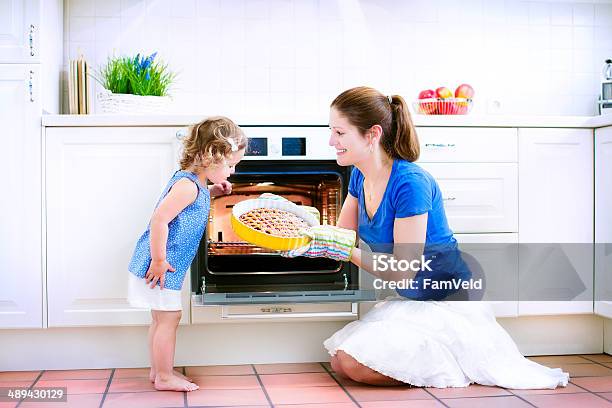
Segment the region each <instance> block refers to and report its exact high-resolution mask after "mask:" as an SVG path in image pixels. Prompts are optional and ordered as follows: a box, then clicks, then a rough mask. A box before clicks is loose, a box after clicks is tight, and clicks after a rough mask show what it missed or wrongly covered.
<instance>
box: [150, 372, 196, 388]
mask: <svg viewBox="0 0 612 408" xmlns="http://www.w3.org/2000/svg"><path fill="white" fill-rule="evenodd" d="M198 388H200V387H199V386H198V385H197V384H194V383H192V382H189V381H187V380H184V379H182V378H179V377H176V376H174V375H172V376H170V377H166V378H162V377H161V376H160V375H157V376H156V377H155V389H156V390H158V391H195V390H197V389H198Z"/></svg>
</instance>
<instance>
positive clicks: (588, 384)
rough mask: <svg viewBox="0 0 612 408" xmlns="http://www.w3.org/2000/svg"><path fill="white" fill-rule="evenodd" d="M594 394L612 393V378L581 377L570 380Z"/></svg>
mask: <svg viewBox="0 0 612 408" xmlns="http://www.w3.org/2000/svg"><path fill="white" fill-rule="evenodd" d="M570 381H571V382H573V383H574V384H576V385H578V386H580V387H582V388H586V389H587V390H589V391H592V392H612V377H610V376H608V377H581V378H572V379H571V380H570Z"/></svg>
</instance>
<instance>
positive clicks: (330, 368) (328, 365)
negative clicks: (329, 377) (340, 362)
mask: <svg viewBox="0 0 612 408" xmlns="http://www.w3.org/2000/svg"><path fill="white" fill-rule="evenodd" d="M321 364H323V366H325V368H327V369H328V370H329V371H331V372H332V373H333V372H334V369H333V368H332V366H331V364H330V363H329V361H325V362H322V363H321Z"/></svg>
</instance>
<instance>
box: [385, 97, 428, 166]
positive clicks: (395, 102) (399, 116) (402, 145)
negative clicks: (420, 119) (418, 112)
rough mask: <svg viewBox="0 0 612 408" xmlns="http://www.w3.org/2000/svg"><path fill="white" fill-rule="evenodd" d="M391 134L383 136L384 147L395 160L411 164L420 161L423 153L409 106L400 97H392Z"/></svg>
mask: <svg viewBox="0 0 612 408" xmlns="http://www.w3.org/2000/svg"><path fill="white" fill-rule="evenodd" d="M390 98H391V104H390V105H391V115H392V121H391V132H390V134H389V135H388V136H387V137H386V139H387V140H385V136H384V135H383V141H382V143H383V147H384V148H385V151H386V152H387V154H388V155H389V156H391V157H394V158H401V159H404V160H406V161H409V162H414V161H417V160H418V159H419V155H420V152H421V149H420V146H419V139H418V137H417V134H416V129H415V128H414V124H413V123H412V117H411V116H410V112H409V111H408V105H407V104H406V101H405V100H404V98H402V97H401V96H400V95H392V96H391V97H390Z"/></svg>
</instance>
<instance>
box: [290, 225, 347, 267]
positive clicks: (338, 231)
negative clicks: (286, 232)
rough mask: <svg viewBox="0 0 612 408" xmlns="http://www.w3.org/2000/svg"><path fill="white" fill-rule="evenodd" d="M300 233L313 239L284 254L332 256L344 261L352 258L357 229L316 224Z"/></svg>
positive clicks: (311, 256) (292, 255)
mask: <svg viewBox="0 0 612 408" xmlns="http://www.w3.org/2000/svg"><path fill="white" fill-rule="evenodd" d="M300 233H302V234H304V235H306V236H309V237H310V238H311V241H310V242H309V243H308V245H305V246H303V247H301V248H297V249H293V250H291V251H288V252H286V253H283V254H282V255H283V256H286V257H289V258H293V257H296V256H306V257H309V258H330V259H335V260H336V261H344V262H348V261H349V260H350V259H351V253H352V252H353V248H355V240H356V234H355V231H353V230H349V229H344V228H340V227H335V226H333V225H316V226H314V227H310V228H306V229H303V230H301V231H300Z"/></svg>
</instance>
